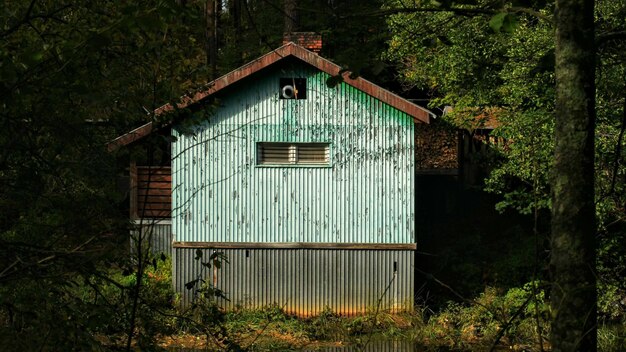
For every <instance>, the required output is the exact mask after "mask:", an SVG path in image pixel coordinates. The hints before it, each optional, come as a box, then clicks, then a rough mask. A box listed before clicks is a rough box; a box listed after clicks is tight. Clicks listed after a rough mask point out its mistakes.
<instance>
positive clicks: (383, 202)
mask: <svg viewBox="0 0 626 352" xmlns="http://www.w3.org/2000/svg"><path fill="white" fill-rule="evenodd" d="M342 72H343V71H341V68H340V67H339V66H338V65H335V64H334V63H332V62H330V61H328V60H326V59H324V58H322V57H321V56H319V55H318V54H316V53H315V52H312V51H309V50H307V49H306V48H305V47H303V46H300V45H298V44H295V43H293V42H288V43H286V44H285V45H283V46H282V47H280V48H278V49H276V50H274V51H272V52H269V53H268V54H266V55H264V56H262V57H260V58H258V59H257V60H255V61H253V62H250V63H248V64H246V65H244V66H242V67H240V68H238V69H236V70H234V71H232V72H230V73H228V74H226V75H224V76H222V77H221V78H218V79H216V80H215V81H213V82H211V83H209V84H208V85H207V86H206V88H205V89H204V90H202V91H200V92H198V93H196V94H195V95H194V96H192V97H189V98H187V99H183V101H182V102H181V103H180V104H179V106H178V108H179V110H184V111H186V112H187V116H188V117H187V118H186V120H185V119H183V120H182V121H181V119H174V121H173V122H171V123H165V124H163V125H162V126H159V127H158V128H157V126H156V125H154V124H153V123H148V124H146V125H143V126H141V127H139V128H137V129H135V130H133V131H130V132H129V133H127V134H125V135H122V136H120V137H118V138H117V139H115V140H114V141H112V142H111V144H110V145H109V147H110V148H111V149H116V148H119V147H121V146H130V145H137V144H139V143H142V141H143V140H144V137H146V136H148V135H152V134H155V133H160V134H164V135H166V136H168V138H169V140H170V143H171V145H170V146H169V148H171V150H170V154H169V155H168V160H167V162H164V163H162V164H161V165H158V166H156V165H136V163H135V162H131V167H130V179H131V195H130V200H131V217H132V218H133V220H134V221H135V222H136V223H137V224H142V226H143V228H142V231H144V232H145V233H150V235H151V236H150V237H151V241H150V245H151V246H152V247H153V250H154V251H163V252H166V253H168V254H171V256H172V263H173V281H174V282H173V284H174V287H175V289H176V290H177V291H178V292H180V294H181V297H182V301H183V303H186V304H188V303H189V302H190V301H191V300H192V299H193V298H194V295H195V294H196V292H197V286H196V287H194V288H192V289H187V288H186V287H185V285H186V284H187V283H189V282H193V281H194V280H198V279H202V280H205V281H206V282H208V283H210V284H212V285H214V286H215V287H216V288H218V289H220V290H222V291H223V292H224V293H225V294H226V296H227V298H228V299H227V300H225V299H218V301H219V304H220V305H221V306H223V307H225V308H232V307H235V306H246V307H259V306H264V305H269V304H277V305H278V306H280V307H283V309H284V310H285V311H287V312H290V313H294V314H298V315H303V316H309V315H316V314H318V313H320V312H321V311H322V310H324V309H325V308H326V307H328V308H330V309H332V310H333V311H335V312H337V313H340V314H347V315H351V314H359V313H364V312H365V311H366V310H368V309H372V308H375V307H377V306H378V307H379V308H380V309H391V310H405V309H408V310H410V309H412V307H413V300H414V284H415V272H414V265H415V253H416V249H417V243H418V242H417V236H416V229H415V226H416V209H419V208H420V207H419V206H417V205H416V202H419V201H420V200H419V199H417V200H416V192H415V185H416V178H417V177H418V176H419V175H420V174H426V175H427V174H429V173H433V172H437V171H436V170H435V169H440V170H444V173H450V174H454V173H455V172H458V166H457V165H456V164H455V163H456V157H457V155H456V152H457V149H456V148H457V145H456V141H457V140H456V138H457V136H456V135H454V136H453V138H451V139H450V138H449V137H450V136H449V135H448V136H444V137H442V138H440V139H439V140H440V141H441V140H444V139H445V138H448V140H452V142H451V143H449V144H451V145H450V146H448V147H447V148H448V149H450V150H451V152H449V153H448V154H450V155H451V156H450V157H449V158H448V159H450V160H448V161H447V162H444V163H443V165H430V166H426V167H424V166H423V165H425V164H424V161H423V160H422V161H420V163H421V164H419V165H418V164H416V155H417V156H419V158H420V160H421V159H424V158H425V157H426V156H424V152H423V151H421V150H420V151H419V152H418V151H416V143H417V144H419V138H418V133H417V131H424V130H423V127H422V126H426V125H424V124H428V123H429V121H430V120H431V118H432V117H433V115H432V113H431V112H430V111H428V110H426V109H425V108H422V107H420V106H418V105H416V104H414V103H412V102H409V101H407V100H405V99H403V98H401V97H399V96H397V95H395V94H393V93H391V92H389V91H387V90H385V89H383V88H381V87H378V86H376V85H374V84H373V83H371V82H369V81H367V80H365V79H363V78H360V77H357V78H351V77H350V76H349V75H348V73H343V75H342ZM338 75H339V76H341V77H342V78H343V79H342V80H340V81H339V83H338V84H337V85H336V86H334V87H331V86H329V85H328V84H327V80H328V79H329V78H330V77H337V76H338ZM171 110H173V108H172V106H171V105H165V106H163V107H161V108H159V109H158V110H157V111H156V115H159V114H162V113H164V112H166V111H171ZM189 121H191V122H192V123H189ZM416 140H418V142H416ZM420 148H421V147H420ZM420 165H421V166H420ZM433 170H435V171H433ZM198 252H200V253H202V258H200V259H197V256H198ZM216 252H220V253H223V254H224V255H225V256H226V258H227V259H228V264H224V265H222V266H221V267H220V268H217V267H215V266H213V267H211V268H208V267H206V266H203V265H202V261H203V260H204V261H206V259H207V258H209V256H211V254H213V253H216Z"/></svg>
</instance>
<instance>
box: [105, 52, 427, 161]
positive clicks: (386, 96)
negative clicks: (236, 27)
mask: <svg viewBox="0 0 626 352" xmlns="http://www.w3.org/2000/svg"><path fill="white" fill-rule="evenodd" d="M289 56H294V57H296V58H298V59H300V60H302V61H304V62H306V63H308V64H310V65H312V66H314V67H316V68H317V69H319V70H320V71H322V72H325V73H327V74H329V75H331V76H336V75H338V74H339V72H341V69H342V68H341V66H339V65H337V64H334V63H332V62H331V61H329V60H326V59H324V58H323V57H321V56H319V55H317V54H316V53H314V52H312V51H309V50H307V49H305V48H303V47H301V46H299V45H297V44H295V43H293V42H289V43H287V44H285V45H283V46H281V47H280V48H278V49H276V50H274V51H271V52H269V53H267V54H265V55H263V56H261V57H260V58H258V59H256V60H254V61H251V62H249V63H247V64H245V65H244V66H242V67H240V68H238V69H236V70H234V71H231V72H229V73H227V74H225V75H224V76H222V77H220V78H218V79H216V80H214V81H212V82H210V83H208V84H207V85H206V86H205V87H204V89H203V90H201V91H198V92H196V93H195V94H193V95H191V96H189V95H185V96H183V97H182V98H181V101H180V102H179V103H178V104H177V106H178V108H179V109H184V108H186V107H188V106H190V105H191V104H194V103H196V102H199V101H201V100H203V99H205V98H207V97H209V96H210V95H212V94H215V93H216V92H218V91H220V90H222V89H224V88H226V87H227V86H229V85H231V84H233V83H235V82H238V81H240V80H242V79H243V78H245V77H248V76H250V75H252V74H253V73H256V72H258V71H260V70H262V69H264V68H266V67H268V66H270V65H272V64H274V63H276V62H278V61H280V60H282V59H284V58H286V57H289ZM342 76H343V80H344V82H345V83H346V84H348V85H350V86H352V87H354V88H357V89H359V90H361V91H363V92H364V93H367V94H368V95H371V96H372V97H374V98H376V99H379V100H381V101H382V102H384V103H386V104H388V105H390V106H392V107H394V108H396V109H398V110H400V111H403V112H404V113H406V114H408V115H410V116H412V117H413V121H414V122H415V123H429V122H430V115H431V114H432V113H431V112H429V111H428V110H427V109H425V108H423V107H421V106H419V105H416V104H413V103H411V102H410V101H408V100H406V99H404V98H402V97H400V96H398V95H396V94H394V93H391V92H390V91H388V90H385V89H384V88H381V87H379V86H377V85H376V84H374V83H372V82H370V81H368V80H366V79H363V78H361V77H357V78H355V79H351V78H350V72H344V73H343V74H342ZM172 110H174V107H173V106H172V105H171V104H166V105H163V106H161V107H159V108H157V109H156V110H155V111H154V115H160V114H163V113H165V112H168V111H172ZM167 125H169V124H166V125H165V126H167ZM165 126H164V127H165ZM153 129H154V128H153V124H152V122H149V123H147V124H145V125H143V126H141V127H139V128H137V129H135V130H133V131H131V132H128V133H126V134H124V135H122V136H120V137H117V138H116V139H114V140H113V141H111V142H109V143H108V144H107V148H108V149H109V151H114V150H116V149H118V148H119V147H121V146H124V145H128V144H130V143H132V142H134V141H137V140H139V139H141V138H143V137H145V136H147V135H149V134H150V133H152V132H153Z"/></svg>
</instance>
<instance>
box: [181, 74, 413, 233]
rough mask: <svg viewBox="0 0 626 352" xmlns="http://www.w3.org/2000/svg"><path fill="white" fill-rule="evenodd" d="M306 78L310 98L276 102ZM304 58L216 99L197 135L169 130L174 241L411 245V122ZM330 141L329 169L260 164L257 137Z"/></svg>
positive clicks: (262, 138)
mask: <svg viewBox="0 0 626 352" xmlns="http://www.w3.org/2000/svg"><path fill="white" fill-rule="evenodd" d="M290 76H296V77H307V90H308V92H307V93H308V94H307V99H306V100H281V99H278V78H279V77H290ZM327 78H328V75H326V74H324V73H321V72H319V71H317V70H314V69H312V68H307V67H304V65H303V64H301V63H296V62H293V63H292V64H291V65H290V64H287V65H286V66H284V67H280V68H274V69H272V68H269V69H268V70H267V71H266V72H265V73H263V74H261V75H258V76H255V78H254V79H250V80H247V81H245V82H241V83H240V84H239V85H238V86H237V88H238V90H237V91H234V90H231V91H230V93H229V94H228V95H224V96H222V97H220V98H221V105H220V107H219V108H218V109H216V112H215V115H214V116H212V117H211V118H210V121H208V122H207V121H205V122H204V123H201V124H199V125H198V126H197V128H196V131H195V132H196V133H195V134H194V135H182V134H180V133H178V132H176V131H175V130H174V132H173V133H174V136H175V137H176V139H175V142H173V147H172V151H173V175H172V176H173V219H172V220H173V229H174V233H175V234H176V238H177V240H178V241H187V242H192V241H211V242H293V241H297V242H331V243H413V242H414V228H413V223H414V222H413V215H414V214H413V212H414V199H413V193H414V192H413V167H414V166H413V154H414V153H413V148H414V138H413V121H412V118H411V117H410V116H407V115H406V114H404V113H403V112H401V111H398V110H396V109H394V108H391V107H390V106H388V105H386V104H384V103H382V102H380V101H379V100H377V99H374V98H372V97H371V96H369V95H367V94H364V93H362V92H361V91H359V90H358V89H355V88H353V87H351V86H348V85H346V84H340V85H339V86H338V87H336V88H328V87H327V86H326V83H325V82H326V79H327ZM261 141H264V142H294V141H295V142H330V143H331V164H332V166H331V167H258V166H257V165H256V158H255V156H256V148H255V143H256V142H261Z"/></svg>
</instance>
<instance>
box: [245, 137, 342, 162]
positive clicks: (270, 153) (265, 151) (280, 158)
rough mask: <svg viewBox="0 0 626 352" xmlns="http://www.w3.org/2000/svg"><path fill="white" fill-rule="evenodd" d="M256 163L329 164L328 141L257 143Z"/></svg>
mask: <svg viewBox="0 0 626 352" xmlns="http://www.w3.org/2000/svg"><path fill="white" fill-rule="evenodd" d="M257 164H258V165H311V166H327V165H329V164H330V144H329V143H265V142H263V143H257Z"/></svg>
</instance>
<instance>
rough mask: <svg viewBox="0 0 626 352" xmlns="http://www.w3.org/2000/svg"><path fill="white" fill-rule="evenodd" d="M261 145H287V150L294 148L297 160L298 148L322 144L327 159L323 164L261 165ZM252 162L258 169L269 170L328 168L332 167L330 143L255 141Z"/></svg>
mask: <svg viewBox="0 0 626 352" xmlns="http://www.w3.org/2000/svg"><path fill="white" fill-rule="evenodd" d="M263 144H282V145H287V146H289V149H292V148H295V151H294V154H295V156H296V158H297V155H298V147H299V146H302V145H311V144H317V145H319V144H323V145H325V147H326V148H327V149H326V150H327V151H326V154H327V158H326V161H325V162H323V163H321V162H320V163H299V162H298V161H297V159H296V160H294V161H292V162H289V163H283V162H274V163H261V160H260V157H261V156H260V154H259V152H260V148H261V146H262V145H263ZM254 149H255V150H254V152H255V155H254V161H255V166H256V167H260V168H264V167H269V168H276V167H283V168H294V167H295V168H329V167H332V143H331V142H320V141H316V142H273V141H257V142H255V145H254Z"/></svg>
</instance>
